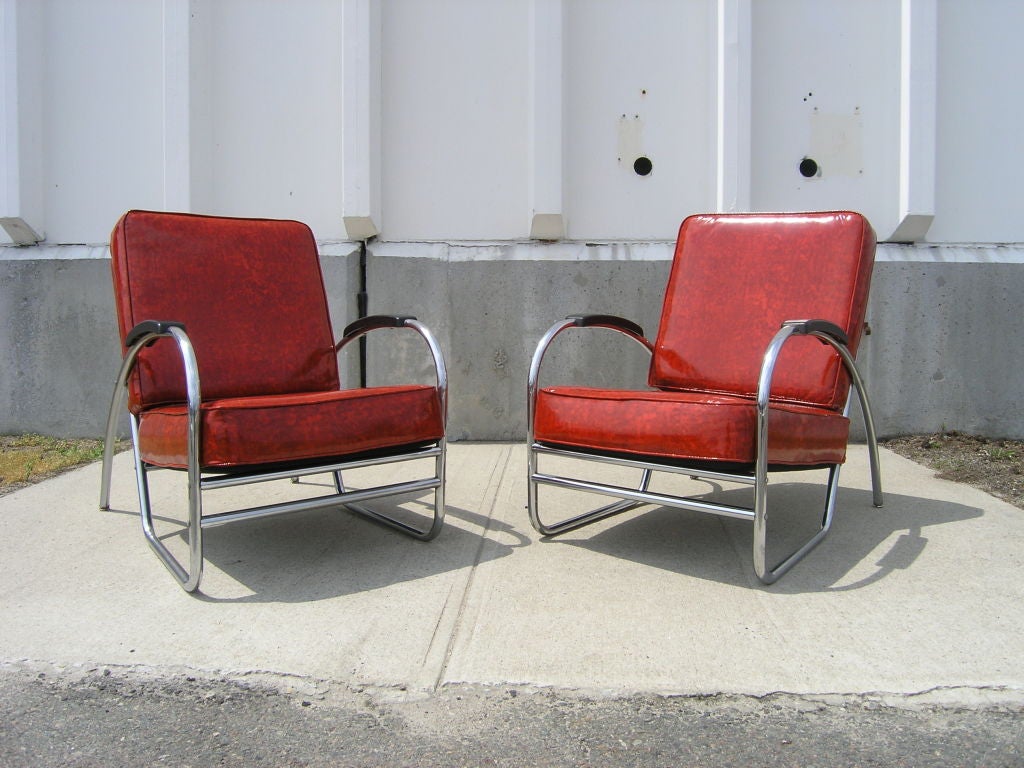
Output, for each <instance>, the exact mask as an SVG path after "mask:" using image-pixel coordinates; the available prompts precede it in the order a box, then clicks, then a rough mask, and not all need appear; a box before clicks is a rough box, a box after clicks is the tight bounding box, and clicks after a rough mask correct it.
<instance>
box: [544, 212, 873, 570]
mask: <svg viewBox="0 0 1024 768" xmlns="http://www.w3.org/2000/svg"><path fill="white" fill-rule="evenodd" d="M874 253H875V234H874V232H873V230H872V229H871V226H870V225H869V224H868V222H867V221H866V220H865V219H864V218H863V217H862V216H860V215H859V214H856V213H849V212H830V213H793V214H714V215H697V216H691V217H689V218H687V219H686V221H684V222H683V224H682V226H681V227H680V229H679V238H678V241H677V244H676V250H675V256H674V260H673V264H672V268H671V273H670V275H669V279H668V285H667V288H666V291H665V298H664V303H663V305H662V313H661V325H660V327H659V329H658V335H657V338H656V340H655V341H654V343H651V342H650V341H648V340H647V339H646V338H645V337H644V332H643V329H642V328H640V327H639V326H638V325H636V324H635V323H632V322H629V321H627V320H623V319H621V318H618V317H614V316H609V315H583V316H573V317H569V318H567V319H565V320H563V321H560V322H558V323H556V324H555V325H554V326H552V328H551V329H550V330H549V331H548V332H547V334H546V335H545V336H544V337H543V338H542V339H541V340H540V342H539V344H538V346H537V350H536V352H535V354H534V357H533V362H532V365H531V368H530V374H529V383H528V398H529V400H528V445H527V449H528V455H529V459H528V461H529V484H528V486H529V491H528V493H529V498H528V507H529V513H530V520H531V522H532V524H533V526H534V528H536V530H537V531H538V532H540V533H541V534H544V535H555V534H558V533H562V532H564V531H568V530H572V529H574V528H578V527H580V526H582V525H586V524H588V523H591V522H594V521H596V520H600V519H602V518H605V517H608V516H609V515H613V514H617V513H620V512H624V511H626V510H628V509H632V508H634V507H637V506H640V505H642V504H653V505H657V506H660V507H674V508H680V509H687V510H695V511H700V512H710V513H713V514H717V515H725V516H729V517H735V518H741V519H745V520H750V521H752V522H753V523H754V540H753V561H754V570H755V572H756V573H757V576H758V577H759V578H760V579H761V580H762V581H763V582H765V583H771V582H774V581H775V580H776V579H778V578H779V576H781V575H782V574H783V573H785V572H786V571H787V570H789V568H790V567H792V566H793V565H794V564H795V563H796V562H797V561H798V560H800V559H801V558H802V557H803V556H804V555H805V554H807V552H808V551H810V550H811V549H812V548H813V547H814V546H815V545H816V544H817V543H818V542H820V541H821V540H822V538H824V536H825V535H826V533H827V532H828V530H829V527H830V526H831V524H832V516H833V512H834V509H835V504H836V495H837V489H838V483H839V468H840V466H841V465H842V464H843V462H844V461H845V459H846V446H847V440H848V435H849V427H850V423H849V420H848V418H847V415H846V413H847V409H848V400H849V395H850V391H851V383H852V385H853V389H854V390H855V391H856V392H857V395H858V397H859V400H860V404H861V407H862V411H863V415H864V423H865V431H866V433H867V440H868V448H869V457H870V464H871V477H872V487H873V501H874V504H875V506H881V505H882V491H881V483H880V477H879V467H878V449H877V443H876V440H875V429H874V424H873V422H872V418H871V411H870V406H869V403H868V398H867V395H866V393H865V391H864V385H863V382H862V380H861V377H860V374H859V373H858V371H857V367H856V365H855V362H854V358H855V355H856V353H857V347H858V344H859V342H860V339H861V334H862V332H863V329H864V327H865V323H864V315H865V307H866V304H867V299H868V287H869V284H870V281H871V270H872V265H873V262H874ZM595 326H596V327H603V328H611V329H614V330H616V331H619V332H621V333H624V334H625V335H626V336H628V337H630V338H632V339H634V340H635V341H637V342H639V343H640V344H641V345H643V346H644V347H645V348H646V349H647V350H648V351H649V352H650V354H651V363H650V368H649V371H648V384H649V385H650V389H649V390H642V391H625V390H613V389H603V388H595V387H586V386H553V387H545V388H541V387H540V385H539V377H540V370H541V364H542V361H543V358H544V355H545V352H546V351H547V350H548V348H549V346H550V345H551V343H552V341H553V340H554V339H555V337H556V336H558V335H559V334H560V333H562V332H563V331H565V330H567V329H570V328H586V327H595ZM551 455H558V456H562V457H568V458H572V459H578V460H583V461H585V462H588V463H592V462H599V463H606V464H612V465H621V466H626V467H632V468H636V469H638V470H640V471H641V475H640V480H639V484H638V485H637V486H636V487H623V486H621V485H613V484H611V483H609V482H603V481H600V480H593V479H579V478H573V477H568V476H565V475H555V474H547V473H544V472H541V471H540V463H541V459H542V457H546V456H551ZM545 461H547V459H545ZM821 468H827V469H828V470H829V473H828V481H827V487H826V493H825V506H824V512H823V515H822V520H821V527H820V529H818V530H817V531H816V533H815V534H814V535H813V536H812V537H811V538H810V539H809V540H807V541H806V542H805V543H804V544H803V545H802V546H800V547H799V548H798V549H796V551H794V552H793V553H792V554H790V555H788V556H787V557H785V558H783V559H782V560H781V562H779V563H777V564H775V565H771V564H769V563H768V562H766V541H767V535H768V521H769V509H768V474H769V472H776V471H778V472H783V471H793V470H805V469H821ZM655 472H670V473H677V474H681V475H686V476H690V477H693V478H703V479H707V480H710V481H712V482H722V481H726V482H736V483H742V484H745V485H752V486H753V487H754V494H753V504H752V506H751V507H749V508H748V507H741V506H733V505H731V504H725V503H718V502H715V501H713V500H709V499H708V498H697V497H695V496H677V495H671V494H666V493H655V492H652V491H651V490H649V487H650V482H651V478H652V475H653V473H655ZM540 485H551V486H558V487H562V488H570V489H576V490H580V491H587V492H592V493H596V494H601V495H605V496H611V497H615V498H617V499H619V500H618V501H614V502H612V503H611V504H608V505H607V506H603V507H600V508H598V509H595V510H593V511H590V512H586V513H584V514H580V515H576V516H574V517H571V518H569V519H566V520H562V521H561V522H556V523H544V522H542V520H541V515H540V509H539V498H538V496H539V492H538V489H539V486H540Z"/></svg>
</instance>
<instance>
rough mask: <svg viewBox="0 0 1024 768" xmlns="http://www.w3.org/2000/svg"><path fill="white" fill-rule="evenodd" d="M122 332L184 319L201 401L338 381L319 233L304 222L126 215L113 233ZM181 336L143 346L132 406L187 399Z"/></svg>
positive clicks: (328, 386) (331, 385) (312, 388)
mask: <svg viewBox="0 0 1024 768" xmlns="http://www.w3.org/2000/svg"><path fill="white" fill-rule="evenodd" d="M110 252H111V269H112V270H113V277H114V297H115V303H116V305H117V317H118V325H119V329H120V332H121V340H122V342H123V341H124V338H125V336H126V335H127V333H128V331H129V330H131V328H132V327H134V326H135V325H136V324H138V323H140V322H142V321H144V320H173V321H179V322H182V323H184V324H185V328H186V331H187V333H188V335H189V338H190V339H191V340H192V345H193V346H194V348H195V352H196V359H197V362H198V365H199V380H200V387H201V390H202V395H203V400H204V401H205V400H209V399H215V398H221V397H237V396H244V395H260V394H262V395H270V394H284V393H290V392H308V391H318V390H327V389H337V388H338V386H339V380H338V364H337V359H336V357H335V354H334V340H333V331H332V329H331V322H330V317H329V315H328V310H327V298H326V295H325V294H324V285H323V278H322V276H321V273H320V260H319V255H318V253H317V248H316V242H315V240H314V239H313V233H312V232H311V231H310V230H309V227H307V226H306V225H305V224H301V223H299V222H297V221H273V220H265V219H234V218H224V217H214V216H196V215H192V214H180V213H154V212H150V211H129V212H128V213H126V214H125V215H124V216H122V217H121V219H120V221H118V223H117V225H116V226H115V227H114V231H113V233H112V234H111V237H110ZM182 370H183V369H182V366H181V358H180V355H179V354H178V349H177V345H176V344H175V343H174V342H173V340H163V341H160V342H158V343H157V344H154V345H152V346H150V347H147V348H145V349H143V350H142V352H141V353H140V356H139V361H138V365H137V366H136V367H135V371H134V372H133V374H132V378H131V380H130V382H129V405H130V407H131V408H132V409H133V410H134V411H135V412H138V411H139V410H140V409H141V408H144V407H147V406H150V405H155V404H158V403H167V402H183V401H184V400H185V384H184V377H183V373H182Z"/></svg>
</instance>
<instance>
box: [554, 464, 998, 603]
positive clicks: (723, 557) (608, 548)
mask: <svg viewBox="0 0 1024 768" xmlns="http://www.w3.org/2000/svg"><path fill="white" fill-rule="evenodd" d="M709 485H710V484H709ZM752 494H753V491H752V490H751V489H747V488H740V489H730V490H722V489H721V488H714V489H713V490H712V491H711V492H710V493H708V494H707V495H706V496H705V497H704V498H709V497H712V496H713V497H714V498H715V500H716V501H720V502H726V503H730V504H747V505H749V503H750V500H751V497H752ZM770 495H771V508H772V510H773V511H772V514H773V525H774V526H775V529H774V530H773V538H770V539H769V541H768V553H769V559H771V557H772V555H773V554H777V555H778V556H782V555H784V554H785V553H786V552H788V551H789V549H787V547H789V548H790V549H791V548H792V542H794V541H799V540H801V538H806V537H807V534H808V531H813V530H815V528H816V526H817V525H818V524H819V523H820V520H817V519H816V518H817V517H820V514H821V513H820V509H821V496H822V493H821V488H820V486H819V485H815V484H812V483H779V484H777V485H772V489H771V494H770ZM839 498H840V509H839V510H838V512H837V514H836V517H835V521H834V522H833V524H832V529H831V531H830V532H829V534H828V536H826V537H825V539H824V541H822V542H821V543H820V544H819V545H818V546H817V547H816V548H815V549H814V550H813V551H812V552H811V553H810V554H808V556H807V557H806V559H805V560H804V561H802V562H801V563H800V564H799V565H798V566H796V567H795V568H793V570H792V571H791V572H790V573H789V574H787V576H786V578H785V579H783V580H781V581H779V582H776V583H775V584H773V585H771V586H764V585H762V584H760V582H759V581H758V580H757V578H756V576H755V574H754V572H753V570H752V569H751V568H750V565H749V563H750V548H751V546H752V536H753V532H752V527H753V526H752V524H751V523H749V522H746V521H743V520H734V519H730V518H724V517H716V516H712V515H705V514H702V513H698V512H688V511H684V510H676V509H670V508H667V507H650V506H649V507H642V508H640V509H641V511H639V512H630V513H627V515H632V516H633V517H632V518H631V519H621V518H620V519H619V520H618V521H617V522H616V523H615V524H614V525H612V526H609V527H608V528H606V529H605V530H602V531H600V532H599V533H591V534H590V535H588V534H587V532H586V530H583V531H581V532H580V534H579V535H578V537H575V538H574V537H570V536H566V535H565V534H562V535H561V536H559V537H558V538H557V539H550V540H547V541H545V542H542V543H543V544H544V545H546V546H554V545H564V546H575V547H583V548H585V549H589V550H592V551H594V552H600V553H603V554H606V555H609V556H611V557H617V558H622V559H625V560H630V561H634V562H637V563H642V564H644V565H646V566H650V567H654V568H661V569H665V570H668V571H674V572H677V573H680V574H684V575H687V576H692V577H693V578H697V579H710V580H714V581H720V582H722V583H727V584H731V585H734V586H749V587H751V588H759V589H764V590H765V591H767V592H775V593H780V594H799V593H808V592H830V591H846V590H854V589H861V588H863V587H867V586H869V585H871V584H874V583H876V582H878V581H881V580H882V579H885V578H886V577H887V576H889V575H890V574H892V573H893V572H894V571H898V570H904V569H907V568H911V567H913V564H914V562H915V561H916V560H917V559H918V558H919V557H920V555H921V554H922V553H923V552H924V551H925V550H926V549H927V547H928V537H927V531H926V529H927V528H928V527H929V526H938V525H951V524H955V523H960V522H964V521H966V520H970V519H973V518H977V517H980V516H981V515H982V514H983V512H982V510H980V509H977V508H975V507H968V506H964V505H962V504H956V503H952V502H948V501H941V500H937V499H930V498H919V497H914V496H904V495H899V494H895V493H891V492H887V493H886V494H885V506H883V507H881V508H876V507H874V506H873V505H872V503H871V501H872V497H871V491H869V490H861V489H852V488H840V491H839Z"/></svg>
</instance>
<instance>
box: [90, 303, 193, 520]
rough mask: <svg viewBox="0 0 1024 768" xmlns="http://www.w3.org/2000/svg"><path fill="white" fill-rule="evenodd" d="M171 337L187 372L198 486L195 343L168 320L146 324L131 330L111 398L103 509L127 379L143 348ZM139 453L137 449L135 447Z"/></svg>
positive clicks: (190, 443) (190, 444) (190, 445)
mask: <svg viewBox="0 0 1024 768" xmlns="http://www.w3.org/2000/svg"><path fill="white" fill-rule="evenodd" d="M166 337H171V338H173V339H174V340H175V341H176V342H177V344H178V351H179V353H180V354H181V360H182V365H183V367H184V370H185V396H186V400H187V404H188V457H189V462H188V464H189V466H188V471H189V480H190V481H191V480H192V479H193V475H194V478H195V480H196V481H197V483H198V479H199V418H198V417H199V406H200V403H201V402H202V395H201V390H200V387H199V366H198V364H197V363H196V353H195V350H194V349H193V347H192V342H191V340H190V339H189V337H188V334H187V333H186V332H185V326H184V324H182V323H178V322H174V321H166V320H146V321H144V322H142V323H139V324H138V325H136V326H135V327H134V328H132V329H131V330H130V331H129V332H128V334H127V335H126V336H125V346H126V347H127V351H126V352H125V355H124V359H123V360H122V361H121V369H120V371H119V372H118V374H117V381H116V382H115V384H114V392H113V395H112V396H111V398H110V411H109V413H108V414H107V432H106V441H105V443H104V446H103V477H102V482H101V486H100V508H101V509H109V507H110V464H111V460H112V459H113V454H114V442H115V440H116V438H117V420H118V416H119V415H120V412H121V408H122V407H123V405H124V398H125V394H126V392H127V389H128V387H127V384H128V376H129V374H130V373H131V372H132V369H133V368H134V367H135V363H136V361H137V360H138V356H139V352H140V351H142V349H143V347H147V346H149V345H150V344H153V343H154V342H156V341H157V340H158V339H161V338H166ZM136 449H137V446H136Z"/></svg>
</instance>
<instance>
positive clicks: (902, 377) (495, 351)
mask: <svg viewBox="0 0 1024 768" xmlns="http://www.w3.org/2000/svg"><path fill="white" fill-rule="evenodd" d="M51 250H53V251H59V250H60V249H51ZM936 250H937V249H934V248H926V247H920V246H895V245H882V246H880V247H879V254H878V261H877V263H876V266H875V277H874V281H873V285H872V295H871V303H870V306H869V311H868V317H869V321H870V324H871V327H872V330H873V333H872V335H871V336H868V337H866V338H865V339H864V342H863V345H862V348H861V353H860V365H861V370H862V373H863V374H864V377H865V379H866V380H867V383H868V389H869V392H870V395H871V398H872V404H873V406H874V409H875V420H876V423H877V427H878V430H879V432H880V434H882V435H894V434H905V433H918V432H930V431H933V430H939V429H943V428H945V429H949V430H953V429H956V430H962V431H966V432H972V433H979V434H985V435H989V436H1003V437H1015V438H1021V437H1024V408H1021V405H1020V403H1021V402H1022V401H1024V377H1022V376H1021V373H1020V371H1021V367H1020V362H1019V356H1018V355H1019V353H1018V348H1017V345H1016V344H1015V340H1016V339H1019V338H1022V337H1024V313H1022V312H1021V311H1020V306H1019V303H1020V297H1022V296H1024V263H1022V262H1024V259H1022V258H1021V257H1020V256H1021V255H1020V254H1018V253H1017V252H1016V250H1014V249H1012V248H973V249H972V248H948V249H941V253H940V254H938V256H937V255H936V253H935V251H936ZM323 251H324V256H323V266H324V274H325V281H326V284H327V292H328V295H329V298H330V302H331V311H332V316H333V318H334V323H335V331H336V333H339V334H340V332H341V329H342V328H343V327H344V325H345V324H346V323H347V322H349V321H351V320H352V319H354V318H355V316H356V299H355V297H356V294H357V292H358V262H359V259H358V251H356V250H353V247H352V246H351V245H350V244H340V245H335V246H328V247H325V248H324V249H323ZM75 253H78V254H80V255H81V256H82V257H81V258H45V259H7V260H3V259H0V324H2V326H3V327H4V328H5V329H6V332H5V333H3V334H0V399H2V401H3V402H5V403H6V407H5V408H2V409H0V433H15V432H26V431H38V432H44V433H49V434H56V435H66V436H70V435H100V434H102V431H103V426H104V422H105V418H106V409H107V405H108V402H109V398H110V388H111V386H112V383H113V379H114V376H115V375H116V371H117V367H118V361H119V350H118V348H117V342H116V325H115V319H114V309H113V297H112V292H111V287H110V277H109V271H110V264H109V260H108V259H107V258H106V257H105V253H106V250H105V248H102V247H98V248H92V249H86V248H81V247H80V248H79V250H78V251H75ZM670 253H671V247H670V245H668V244H653V245H652V244H635V245H600V246H585V245H582V244H575V245H570V244H561V245H558V246H551V247H550V249H545V248H544V247H538V246H525V245H517V244H509V245H491V246H478V247H465V246H450V245H445V244H438V243H433V244H394V243H379V244H375V243H371V244H370V248H369V257H368V275H367V288H368V293H369V300H370V304H369V309H370V312H371V313H404V314H414V315H416V316H417V317H419V318H420V320H422V321H424V322H425V323H426V324H427V325H429V326H430V327H431V329H432V330H433V331H434V332H435V334H436V335H437V336H438V339H439V341H440V343H441V347H442V349H443V351H444V353H445V357H446V359H447V364H448V373H449V382H450V394H451V397H450V434H451V437H452V439H455V440H464V439H474V440H519V439H522V438H523V437H524V435H525V414H526V374H527V370H528V367H529V363H530V357H531V355H532V353H533V350H534V347H535V345H536V343H537V340H538V339H539V338H540V337H541V336H542V335H543V333H544V332H545V331H546V330H547V329H548V327H550V325H551V324H552V323H554V322H555V321H556V320H558V319H560V318H562V317H564V316H565V315H567V314H573V313H581V312H608V313H614V314H619V315H622V316H624V317H627V318H630V319H632V320H634V321H636V322H639V323H640V324H641V325H642V326H643V327H644V330H645V331H646V332H647V334H648V337H649V338H653V336H654V334H655V333H656V331H657V323H658V318H659V312H660V306H661V299H662V291H663V288H664V284H665V280H666V278H667V275H668V268H669V262H668V258H669V256H670ZM415 254H422V255H415ZM537 254H542V256H541V257H540V258H537V257H536V255H537ZM357 360H358V354H357V352H356V349H355V348H354V347H353V348H351V349H350V351H348V352H346V353H345V356H344V358H343V361H342V362H343V366H344V369H345V372H346V376H347V380H348V381H349V382H354V381H356V380H357V378H358V368H357ZM368 361H369V365H368V375H369V381H370V383H371V384H373V383H384V382H386V381H394V380H396V379H404V380H420V381H424V382H427V381H432V369H431V366H430V361H429V356H428V355H427V353H426V350H425V347H424V346H423V345H422V343H421V342H420V340H419V338H418V336H416V334H414V333H411V332H409V331H378V332H375V333H374V334H371V337H370V341H369V344H368ZM646 369H647V356H646V353H645V352H644V351H643V350H642V349H641V348H640V347H639V346H638V345H636V344H634V343H633V342H631V341H629V340H628V339H626V338H625V337H622V336H619V335H618V334H615V333H613V332H611V331H606V330H601V329H588V330H581V331H570V332H567V333H565V334H563V335H562V336H561V337H559V340H558V342H556V345H555V346H554V347H553V348H552V350H551V352H550V354H549V356H548V358H547V359H546V360H545V366H544V382H545V383H555V382H570V381H575V382H580V383H582V382H590V383H593V384H597V385H601V386H613V387H614V386H622V387H628V386H642V385H643V384H644V381H645V378H646ZM853 410H854V413H853V417H854V421H855V433H856V434H858V435H859V434H861V429H860V427H859V423H860V419H859V414H858V413H857V409H856V408H854V409H853Z"/></svg>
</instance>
